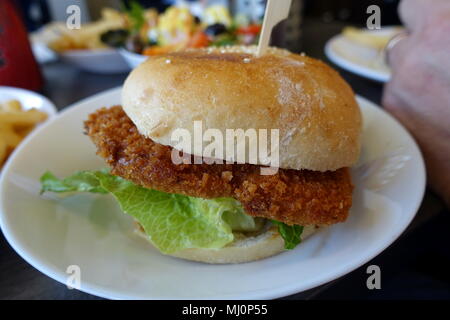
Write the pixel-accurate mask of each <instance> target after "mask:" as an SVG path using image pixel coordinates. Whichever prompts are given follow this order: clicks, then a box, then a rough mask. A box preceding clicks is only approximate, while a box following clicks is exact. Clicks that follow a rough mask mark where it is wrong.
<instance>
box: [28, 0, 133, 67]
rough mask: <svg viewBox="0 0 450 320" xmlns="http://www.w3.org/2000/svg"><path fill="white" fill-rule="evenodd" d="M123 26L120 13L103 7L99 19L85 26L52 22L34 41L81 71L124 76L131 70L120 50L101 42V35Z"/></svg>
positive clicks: (123, 21) (123, 18)
mask: <svg viewBox="0 0 450 320" xmlns="http://www.w3.org/2000/svg"><path fill="white" fill-rule="evenodd" d="M124 27H125V17H124V15H123V14H122V13H121V12H119V11H117V10H114V9H111V8H104V9H103V10H102V14H101V18H100V19H98V20H97V21H94V22H90V23H85V24H83V25H81V26H80V28H79V29H68V28H67V26H66V25H65V24H61V23H53V24H49V25H47V26H46V27H44V28H42V30H40V31H39V34H35V36H34V39H38V40H39V41H40V42H42V43H45V45H46V46H47V47H48V48H49V49H50V50H51V51H53V52H54V53H55V54H56V55H57V56H59V57H60V58H61V59H62V60H63V61H65V62H67V63H70V64H72V65H75V66H77V67H78V68H80V69H82V70H85V71H88V72H94V73H101V74H115V73H123V72H128V71H130V67H129V66H128V64H127V63H126V62H125V60H124V59H123V58H122V56H121V55H120V53H119V52H118V50H117V49H115V48H111V47H109V46H107V45H106V44H105V43H103V42H102V40H101V35H102V34H103V33H104V32H106V31H109V30H116V29H123V28H124ZM35 42H36V41H35Z"/></svg>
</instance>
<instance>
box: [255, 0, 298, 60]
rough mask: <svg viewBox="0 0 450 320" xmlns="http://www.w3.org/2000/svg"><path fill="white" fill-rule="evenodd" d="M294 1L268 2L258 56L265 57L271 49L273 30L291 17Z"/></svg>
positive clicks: (270, 0) (275, 0)
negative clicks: (290, 10)
mask: <svg viewBox="0 0 450 320" xmlns="http://www.w3.org/2000/svg"><path fill="white" fill-rule="evenodd" d="M291 2H292V0H267V5H266V12H265V14H264V22H263V26H262V30H261V36H260V37H259V43H258V49H257V50H256V55H257V56H261V55H263V54H264V53H265V52H266V50H267V48H268V47H269V41H270V36H271V34H272V29H273V27H275V26H276V25H277V24H278V23H279V22H280V21H283V20H284V19H286V18H287V17H288V15H289V9H290V8H291Z"/></svg>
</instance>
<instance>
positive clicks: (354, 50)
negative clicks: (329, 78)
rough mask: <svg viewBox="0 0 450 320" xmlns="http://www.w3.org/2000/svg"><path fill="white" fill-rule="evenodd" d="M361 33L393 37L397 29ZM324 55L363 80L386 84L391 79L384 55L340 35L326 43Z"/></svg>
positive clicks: (388, 28) (384, 28) (390, 28)
mask: <svg viewBox="0 0 450 320" xmlns="http://www.w3.org/2000/svg"><path fill="white" fill-rule="evenodd" d="M363 32H366V33H376V34H380V35H383V36H384V35H392V36H393V35H394V34H395V33H396V32H398V27H383V28H382V29H380V30H363ZM325 54H326V56H327V57H328V59H330V60H331V61H332V62H333V63H335V64H336V65H338V66H339V67H341V68H343V69H345V70H347V71H350V72H352V73H355V74H357V75H360V76H362V77H364V78H368V79H371V80H375V81H378V82H387V81H389V78H390V77H391V71H390V69H389V67H388V66H387V65H386V63H385V58H384V53H382V52H381V53H380V52H379V51H378V50H376V49H375V48H372V47H369V46H365V45H362V44H359V43H356V42H354V41H351V40H350V39H347V38H346V37H344V36H343V35H342V34H338V35H336V36H334V37H333V38H331V39H330V40H328V41H327V43H326V44H325Z"/></svg>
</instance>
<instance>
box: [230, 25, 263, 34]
mask: <svg viewBox="0 0 450 320" xmlns="http://www.w3.org/2000/svg"><path fill="white" fill-rule="evenodd" d="M261 28H262V26H261V25H259V24H250V25H248V26H245V27H239V28H238V29H237V30H236V33H237V34H249V35H257V34H259V33H260V32H261Z"/></svg>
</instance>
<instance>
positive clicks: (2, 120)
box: [0, 109, 47, 126]
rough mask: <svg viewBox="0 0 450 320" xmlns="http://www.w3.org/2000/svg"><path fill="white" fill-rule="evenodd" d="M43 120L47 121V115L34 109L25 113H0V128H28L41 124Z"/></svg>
mask: <svg viewBox="0 0 450 320" xmlns="http://www.w3.org/2000/svg"><path fill="white" fill-rule="evenodd" d="M45 119H47V114H46V113H45V112H41V111H39V110H36V109H30V110H27V111H9V112H6V111H3V110H2V111H0V126H1V125H15V126H29V125H35V124H37V123H39V122H42V121H44V120H45Z"/></svg>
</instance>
